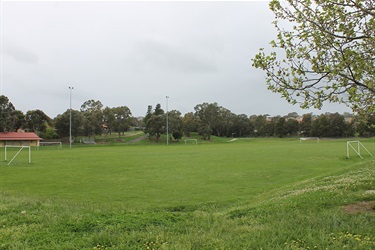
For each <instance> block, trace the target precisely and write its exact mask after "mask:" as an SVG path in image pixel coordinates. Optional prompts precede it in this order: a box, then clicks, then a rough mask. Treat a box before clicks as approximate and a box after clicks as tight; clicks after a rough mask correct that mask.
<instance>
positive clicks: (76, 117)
mask: <svg viewBox="0 0 375 250" xmlns="http://www.w3.org/2000/svg"><path fill="white" fill-rule="evenodd" d="M54 120H55V128H56V132H57V134H58V135H59V136H60V137H68V136H69V129H70V110H69V109H68V110H66V111H65V112H64V113H63V114H61V115H58V116H57V117H56V118H55V119H54ZM82 121H83V114H82V112H79V111H77V110H72V136H73V137H77V136H78V135H81V134H82V129H83V128H82Z"/></svg>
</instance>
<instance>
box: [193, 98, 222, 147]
mask: <svg viewBox="0 0 375 250" xmlns="http://www.w3.org/2000/svg"><path fill="white" fill-rule="evenodd" d="M220 109H221V107H220V106H219V105H218V104H217V103H216V102H215V103H206V102H205V103H202V104H198V105H196V106H195V107H194V110H195V116H196V117H197V120H198V124H199V125H198V134H200V135H202V137H203V138H204V139H205V140H210V137H211V134H212V133H213V132H214V127H215V125H217V122H218V118H219V111H220Z"/></svg>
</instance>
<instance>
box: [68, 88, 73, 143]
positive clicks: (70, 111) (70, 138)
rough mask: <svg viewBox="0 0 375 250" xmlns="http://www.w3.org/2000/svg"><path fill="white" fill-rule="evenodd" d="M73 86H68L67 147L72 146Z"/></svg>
mask: <svg viewBox="0 0 375 250" xmlns="http://www.w3.org/2000/svg"><path fill="white" fill-rule="evenodd" d="M73 89H74V87H69V90H70V91H69V92H70V105H69V114H70V117H69V148H72V90H73Z"/></svg>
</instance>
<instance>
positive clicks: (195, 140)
mask: <svg viewBox="0 0 375 250" xmlns="http://www.w3.org/2000/svg"><path fill="white" fill-rule="evenodd" d="M188 141H193V142H195V145H198V140H197V139H186V140H185V144H187V142H188Z"/></svg>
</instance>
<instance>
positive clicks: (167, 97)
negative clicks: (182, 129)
mask: <svg viewBox="0 0 375 250" xmlns="http://www.w3.org/2000/svg"><path fill="white" fill-rule="evenodd" d="M165 98H166V101H167V145H168V144H169V135H168V132H169V131H168V99H169V96H166V97H165Z"/></svg>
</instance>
